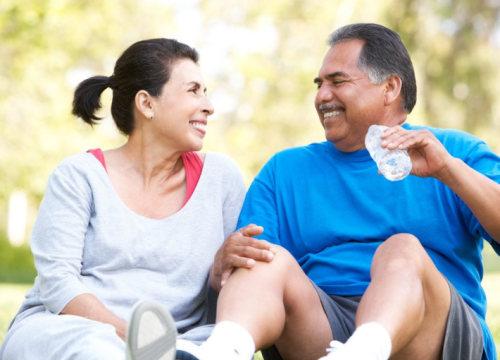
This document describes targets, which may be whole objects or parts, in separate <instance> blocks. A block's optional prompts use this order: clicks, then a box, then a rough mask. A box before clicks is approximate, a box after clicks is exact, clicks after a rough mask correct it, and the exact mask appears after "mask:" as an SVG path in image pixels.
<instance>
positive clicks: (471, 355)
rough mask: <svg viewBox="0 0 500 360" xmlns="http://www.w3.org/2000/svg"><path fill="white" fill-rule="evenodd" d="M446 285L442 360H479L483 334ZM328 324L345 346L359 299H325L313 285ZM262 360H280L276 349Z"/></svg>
mask: <svg viewBox="0 0 500 360" xmlns="http://www.w3.org/2000/svg"><path fill="white" fill-rule="evenodd" d="M448 284H449V285H450V293H451V306H450V313H449V315H448V321H447V324H446V334H445V339H444V347H443V360H461V359H463V360H479V359H481V357H482V355H483V332H482V330H481V325H480V324H479V320H478V319H477V317H476V315H475V314H474V312H473V311H472V309H471V308H470V307H469V305H467V304H466V303H465V301H464V300H463V299H462V297H461V296H460V294H459V293H458V292H457V290H456V289H455V287H454V286H453V285H452V284H451V283H449V282H448ZM314 287H315V288H316V291H317V292H318V295H319V297H320V299H321V303H322V305H323V309H324V310H325V313H326V316H327V317H328V320H329V321H330V326H331V328H332V333H333V334H334V336H335V340H338V341H340V342H343V343H344V342H346V341H347V339H348V338H349V337H350V336H351V334H352V333H353V332H354V329H355V327H354V320H355V317H356V310H357V309H358V304H359V301H360V300H361V296H348V297H343V296H336V295H328V294H326V293H325V292H324V291H323V290H321V289H320V288H319V287H317V286H316V285H314ZM262 356H263V357H264V359H265V360H282V357H281V355H280V353H279V352H278V349H277V348H276V346H274V345H273V346H271V347H270V348H268V349H265V350H262Z"/></svg>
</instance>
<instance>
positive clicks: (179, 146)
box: [150, 59, 214, 152]
mask: <svg viewBox="0 0 500 360" xmlns="http://www.w3.org/2000/svg"><path fill="white" fill-rule="evenodd" d="M205 91H206V87H205V83H204V81H203V78H202V76H201V73H200V70H199V68H198V65H196V64H195V63H194V62H193V61H191V60H187V59H186V60H179V61H178V62H176V63H174V64H173V65H172V72H171V76H170V79H169V81H168V82H167V83H166V84H165V85H164V86H163V91H162V93H161V95H160V96H158V97H157V98H153V101H152V107H153V113H154V118H153V119H152V120H150V121H152V122H153V123H152V125H153V127H154V129H153V130H154V133H155V135H156V136H157V137H161V138H160V139H159V140H160V141H162V142H164V141H168V143H169V144H172V145H173V146H174V147H175V148H176V150H180V151H183V152H184V151H198V150H200V149H201V148H202V146H203V138H204V137H205V133H206V129H205V127H206V125H207V118H208V116H209V115H211V114H213V112H214V108H213V106H212V103H211V102H210V100H208V98H207V97H206V95H205Z"/></svg>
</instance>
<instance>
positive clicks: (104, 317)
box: [59, 294, 127, 341]
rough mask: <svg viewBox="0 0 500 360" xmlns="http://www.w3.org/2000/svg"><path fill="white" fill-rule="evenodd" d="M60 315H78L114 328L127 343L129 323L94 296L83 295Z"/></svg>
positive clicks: (72, 301)
mask: <svg viewBox="0 0 500 360" xmlns="http://www.w3.org/2000/svg"><path fill="white" fill-rule="evenodd" d="M59 315H76V316H80V317H83V318H86V319H90V320H94V321H99V322H102V323H104V324H109V325H112V326H114V328H115V329H116V334H117V335H118V336H119V337H120V338H121V339H122V340H123V341H125V336H126V333H127V323H126V322H125V321H124V320H122V319H120V318H119V317H118V316H116V315H115V314H113V313H112V312H111V311H109V310H108V309H107V308H106V307H105V306H104V305H103V304H102V303H101V302H100V301H99V300H97V298H96V297H95V296H94V295H92V294H81V295H78V296H77V297H75V298H74V299H73V300H71V301H70V302H69V303H68V304H67V305H66V306H65V307H64V309H63V310H62V311H61V313H60V314H59Z"/></svg>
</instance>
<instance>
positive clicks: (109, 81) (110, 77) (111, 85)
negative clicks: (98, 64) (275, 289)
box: [108, 75, 115, 88]
mask: <svg viewBox="0 0 500 360" xmlns="http://www.w3.org/2000/svg"><path fill="white" fill-rule="evenodd" d="M114 78H115V77H114V76H113V75H111V76H109V77H108V87H109V88H113V79H114Z"/></svg>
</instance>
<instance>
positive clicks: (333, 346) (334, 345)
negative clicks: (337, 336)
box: [319, 340, 345, 360]
mask: <svg viewBox="0 0 500 360" xmlns="http://www.w3.org/2000/svg"><path fill="white" fill-rule="evenodd" d="M343 346H344V344H342V343H341V342H340V341H337V340H333V341H332V342H330V347H329V348H328V349H326V351H327V352H328V354H327V355H326V356H323V357H321V358H320V359H319V360H330V359H331V360H333V359H335V360H337V359H338V360H344V359H345V358H344V357H343V356H341V355H340V356H338V355H339V351H340V349H341V348H342V347H343ZM336 354H337V355H336Z"/></svg>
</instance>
